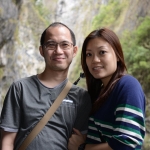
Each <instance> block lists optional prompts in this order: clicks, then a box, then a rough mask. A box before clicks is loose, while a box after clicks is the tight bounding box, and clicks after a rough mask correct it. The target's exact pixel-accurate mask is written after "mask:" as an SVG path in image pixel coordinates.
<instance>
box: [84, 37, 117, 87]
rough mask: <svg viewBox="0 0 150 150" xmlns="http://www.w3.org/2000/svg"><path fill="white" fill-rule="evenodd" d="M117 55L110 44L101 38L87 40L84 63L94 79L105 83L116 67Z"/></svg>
mask: <svg viewBox="0 0 150 150" xmlns="http://www.w3.org/2000/svg"><path fill="white" fill-rule="evenodd" d="M117 61H118V60H117V57H116V54H115V52H114V50H113V48H112V47H111V45H110V44H109V43H108V42H106V41H105V40H103V39H102V38H98V37H97V38H95V39H92V40H90V41H89V43H88V44H87V48H86V64H87V66H88V69H89V71H90V73H91V74H92V75H93V77H94V78H96V79H101V81H102V82H103V84H104V86H106V85H107V83H108V82H109V80H110V78H111V77H112V75H113V73H114V72H115V71H116V69H117Z"/></svg>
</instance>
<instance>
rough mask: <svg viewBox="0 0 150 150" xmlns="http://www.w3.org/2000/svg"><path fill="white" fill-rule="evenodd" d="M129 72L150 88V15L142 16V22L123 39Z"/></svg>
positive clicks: (145, 89)
mask: <svg viewBox="0 0 150 150" xmlns="http://www.w3.org/2000/svg"><path fill="white" fill-rule="evenodd" d="M121 41H122V45H123V49H124V53H125V60H126V64H127V67H128V72H129V73H130V74H132V75H133V76H135V77H136V78H137V79H138V80H139V81H140V83H141V84H142V86H143V89H144V91H145V94H149V89H150V54H149V53H150V42H149V41H150V17H145V18H141V24H140V25H139V26H138V28H137V29H136V30H133V31H132V32H129V31H126V32H124V35H123V37H122V39H121Z"/></svg>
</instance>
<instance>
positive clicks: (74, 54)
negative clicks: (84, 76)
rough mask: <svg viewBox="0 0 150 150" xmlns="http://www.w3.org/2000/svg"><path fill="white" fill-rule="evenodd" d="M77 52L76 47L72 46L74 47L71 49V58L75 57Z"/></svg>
mask: <svg viewBox="0 0 150 150" xmlns="http://www.w3.org/2000/svg"><path fill="white" fill-rule="evenodd" d="M77 51H78V47H77V46H74V47H73V57H75V56H76V54H77Z"/></svg>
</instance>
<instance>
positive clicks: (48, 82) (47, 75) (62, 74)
mask: <svg viewBox="0 0 150 150" xmlns="http://www.w3.org/2000/svg"><path fill="white" fill-rule="evenodd" d="M67 73H68V72H66V71H51V72H48V71H46V70H45V71H44V72H42V73H41V74H38V79H39V80H40V82H41V83H42V84H43V85H45V86H46V87H49V88H53V87H55V86H57V85H59V84H60V83H62V82H63V81H64V80H65V79H66V78H67Z"/></svg>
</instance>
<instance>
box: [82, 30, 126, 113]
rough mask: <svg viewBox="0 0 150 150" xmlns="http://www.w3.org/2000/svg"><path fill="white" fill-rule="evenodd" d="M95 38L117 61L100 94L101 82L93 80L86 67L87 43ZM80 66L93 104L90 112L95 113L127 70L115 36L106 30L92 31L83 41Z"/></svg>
mask: <svg viewBox="0 0 150 150" xmlns="http://www.w3.org/2000/svg"><path fill="white" fill-rule="evenodd" d="M95 38H102V39H103V40H105V41H106V42H108V43H109V44H110V45H111V47H112V48H113V50H114V52H115V54H116V56H117V58H118V59H119V61H118V62H117V70H116V71H115V73H114V74H113V76H112V77H111V79H110V81H109V83H108V84H107V86H106V87H104V90H103V92H102V93H101V94H100V92H101V87H102V81H101V80H100V79H95V78H94V77H93V76H92V75H91V73H90V72H89V69H88V67H87V65H86V48H87V45H88V43H89V41H90V40H92V39H95ZM81 64H82V69H83V71H84V74H85V77H86V84H87V89H88V92H89V94H90V96H91V99H92V103H93V107H92V112H95V111H96V110H98V108H99V107H100V106H101V105H102V104H103V103H104V102H105V100H106V99H107V97H108V95H109V93H110V92H111V91H112V89H113V87H114V85H115V83H116V82H117V81H118V80H119V79H120V78H121V77H122V76H123V75H124V74H125V72H126V70H127V68H126V65H125V61H124V55H123V51H122V47H121V44H120V41H119V39H118V37H117V35H116V34H115V33H114V32H113V31H112V30H110V29H107V28H101V29H99V30H94V31H92V32H91V33H90V34H89V35H88V36H87V37H86V39H85V40H84V43H83V46H82V53H81Z"/></svg>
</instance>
